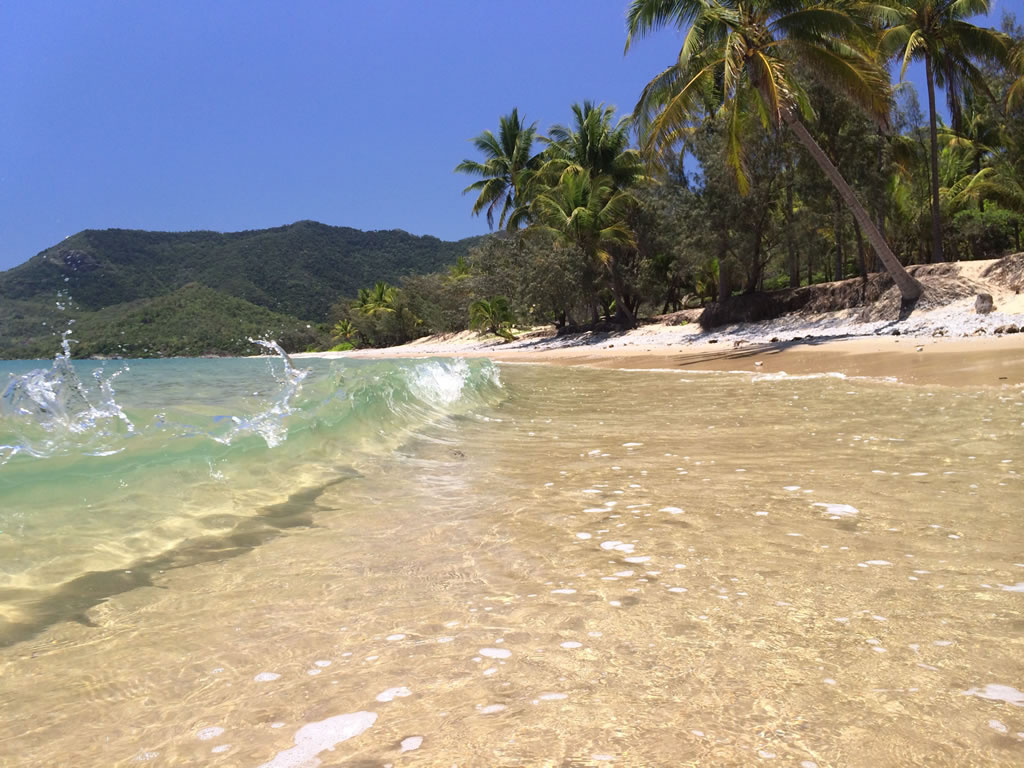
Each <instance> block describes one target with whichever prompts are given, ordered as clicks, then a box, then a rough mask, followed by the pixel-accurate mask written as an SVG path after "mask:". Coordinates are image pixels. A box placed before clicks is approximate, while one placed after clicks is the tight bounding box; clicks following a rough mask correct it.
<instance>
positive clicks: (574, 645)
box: [561, 640, 583, 650]
mask: <svg viewBox="0 0 1024 768" xmlns="http://www.w3.org/2000/svg"><path fill="white" fill-rule="evenodd" d="M561 645H562V647H563V648H566V649H569V650H571V649H573V648H582V647H583V643H577V642H576V641H575V640H566V641H565V642H564V643H562V644H561Z"/></svg>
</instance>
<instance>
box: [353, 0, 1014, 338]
mask: <svg viewBox="0 0 1024 768" xmlns="http://www.w3.org/2000/svg"><path fill="white" fill-rule="evenodd" d="M988 9H989V2H988V0H902V1H901V2H897V1H896V0H883V1H882V2H878V3H874V4H863V3H857V2H850V3H835V2H821V1H820V0H783V1H782V2H779V0H771V1H769V0H743V1H742V2H741V1H740V0H634V2H632V3H631V4H630V6H629V9H628V12H627V27H628V45H627V48H628V47H629V46H632V45H638V44H640V38H641V37H643V36H644V35H647V34H652V33H654V32H656V31H657V30H659V29H662V28H665V27H677V28H678V29H679V30H680V31H681V32H682V34H683V44H682V49H681V51H680V54H679V57H678V58H677V59H676V60H674V61H667V62H666V69H665V70H664V71H663V72H661V73H659V74H657V75H656V76H655V77H654V78H653V79H652V80H651V82H650V83H649V84H648V86H647V87H646V88H645V89H644V91H643V92H642V93H641V94H640V95H639V100H638V103H637V105H636V108H635V110H634V112H633V113H632V114H631V115H629V116H626V117H625V118H623V119H621V120H617V119H616V117H615V113H614V110H613V109H612V108H609V107H606V106H604V105H598V104H592V103H582V104H576V105H572V107H571V118H572V119H571V121H570V122H569V124H568V125H555V126H552V127H551V128H550V129H549V130H548V131H547V133H546V134H543V135H542V134H541V132H540V131H539V129H538V127H537V124H536V123H528V122H527V121H526V120H525V119H524V118H523V117H521V114H520V112H519V110H518V109H514V110H512V112H511V113H509V114H508V115H506V116H504V117H501V118H500V120H499V125H498V130H497V131H496V132H491V131H485V132H483V133H481V134H480V135H479V136H477V137H476V138H475V139H474V145H475V147H476V149H477V151H478V153H479V155H480V157H479V158H478V159H467V160H465V161H463V162H462V163H460V164H459V165H458V166H457V167H456V169H455V170H456V171H457V172H460V173H466V174H470V175H472V176H474V177H476V180H475V181H474V182H473V183H471V184H470V185H469V187H467V189H466V192H467V193H468V194H471V195H474V196H475V200H474V204H473V207H472V213H473V214H480V213H486V215H487V219H488V221H489V222H490V223H491V224H492V227H493V226H494V224H495V223H497V225H498V226H499V227H500V228H501V230H502V231H501V234H500V235H498V236H496V237H494V238H492V239H489V240H487V241H485V242H482V243H480V244H479V245H478V246H477V247H476V248H475V249H474V250H473V251H472V252H471V254H470V256H469V258H468V260H467V261H466V262H464V263H462V264H461V265H460V267H459V268H458V269H457V270H452V271H451V272H449V273H447V274H444V273H439V274H434V275H430V276H425V277H419V278H416V279H412V280H406V281H403V282H402V284H401V285H400V286H398V287H397V288H391V287H387V288H388V290H389V292H388V293H387V296H389V297H390V301H391V302H392V304H393V310H391V311H389V310H381V309H379V308H378V309H377V310H376V311H375V312H374V313H373V314H372V315H369V314H367V313H365V312H364V311H362V310H361V309H360V307H359V305H358V304H350V305H347V306H340V307H339V308H338V309H337V311H336V315H337V316H338V317H344V318H345V321H346V322H348V323H349V326H347V327H349V328H350V329H355V332H354V333H350V334H349V336H348V337H347V343H352V342H353V341H357V342H358V341H360V340H361V341H362V342H363V343H369V344H384V343H393V342H394V341H396V340H403V339H407V338H410V337H411V336H415V335H420V334H422V333H425V332H428V331H451V330H458V329H461V328H466V327H467V324H468V323H470V322H472V323H473V325H474V326H476V327H480V328H485V329H490V330H492V331H500V330H502V329H503V328H507V327H508V326H509V325H511V324H519V325H529V324H533V323H537V322H551V323H555V324H556V325H558V326H562V327H572V326H574V325H579V324H581V323H590V324H593V323H596V322H599V321H600V320H601V318H602V317H603V318H604V320H605V321H607V322H614V323H615V324H617V325H618V326H628V325H630V324H632V323H633V322H634V318H635V317H636V316H637V314H639V313H645V312H646V313H658V312H667V311H670V310H678V309H680V308H682V307H684V306H698V305H703V304H704V303H706V302H708V301H712V302H724V303H725V304H728V303H729V299H730V297H732V296H733V295H735V294H737V293H746V294H750V293H755V292H758V291H765V290H773V289H779V288H784V287H797V286H800V285H807V284H810V283H815V282H823V281H831V280H840V279H844V278H848V277H854V276H857V275H861V276H866V275H867V274H868V273H869V272H875V271H880V270H882V269H884V270H886V271H887V272H888V273H889V274H890V275H891V277H892V279H893V280H894V281H895V282H896V284H897V285H898V286H899V288H900V290H901V292H902V294H903V296H904V298H905V299H906V300H910V301H912V300H914V299H915V298H916V297H917V295H918V294H919V293H920V291H921V286H920V284H919V283H917V281H916V280H914V279H913V278H912V277H910V276H909V275H908V274H907V272H906V270H905V269H904V267H905V266H907V265H911V264H919V263H928V262H934V261H942V260H952V259H981V258H994V257H997V256H1001V255H1003V254H1005V253H1007V252H1010V251H1014V250H1016V251H1019V250H1021V237H1020V229H1021V219H1022V217H1024V186H1022V179H1024V79H1022V74H1024V30H1022V29H1021V28H1020V27H1019V26H1017V24H1016V22H1015V20H1014V19H1013V18H1012V17H1010V16H1007V17H1005V18H1004V20H1003V23H1002V27H1001V29H1000V30H994V29H987V28H984V27H979V26H975V25H973V24H972V23H971V21H970V20H971V17H972V16H975V15H977V14H980V13H985V12H987V11H988ZM913 60H920V61H922V62H923V63H924V64H925V70H926V87H927V97H928V101H927V113H925V112H924V111H923V110H922V108H921V106H920V105H919V101H918V96H917V94H916V92H915V90H914V87H913V85H912V84H910V83H908V82H902V78H903V75H904V74H905V71H906V66H907V64H908V63H909V62H910V61H913ZM894 80H895V82H893V81H894ZM937 90H939V91H941V92H943V93H944V95H945V97H946V101H947V103H948V106H949V114H950V117H951V119H950V124H948V125H947V124H945V123H943V121H942V119H941V116H940V115H939V114H938V110H937V108H936V91H937ZM631 141H635V146H636V147H637V148H638V149H634V148H633V146H634V145H632V144H631ZM481 302H483V304H481ZM720 306H721V305H720ZM471 308H472V309H471Z"/></svg>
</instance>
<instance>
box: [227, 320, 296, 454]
mask: <svg viewBox="0 0 1024 768" xmlns="http://www.w3.org/2000/svg"><path fill="white" fill-rule="evenodd" d="M249 341H250V342H252V343H253V344H256V345H258V346H261V347H263V348H264V349H266V350H268V351H270V352H273V353H274V354H276V355H277V356H278V358H279V359H280V360H281V362H282V363H283V364H284V371H283V373H282V374H281V375H280V376H277V375H275V378H277V379H278V381H279V382H280V383H281V390H280V392H278V393H277V395H276V397H274V398H273V399H272V400H271V402H270V403H269V404H267V406H266V407H265V408H264V409H263V410H260V411H258V412H257V413H256V414H255V415H254V416H251V417H247V418H242V417H239V416H232V417H231V421H232V422H233V423H234V426H233V427H232V428H231V429H230V430H229V431H228V432H227V433H225V434H223V435H217V436H215V437H214V440H216V441H217V442H219V443H224V444H225V445H230V444H231V443H232V442H234V441H235V440H237V439H238V438H239V437H243V436H246V435H259V436H260V437H262V438H263V440H264V441H265V442H266V444H267V447H269V448H276V447H277V446H278V445H280V444H281V443H283V442H284V441H285V440H287V439H288V425H287V423H286V420H287V418H288V417H289V416H291V415H292V413H293V412H294V408H293V406H292V402H293V401H294V400H295V398H296V396H297V395H298V394H299V393H300V392H301V391H302V382H303V381H304V380H305V379H306V377H307V376H308V375H309V369H300V368H296V367H295V365H294V364H293V363H292V359H291V357H289V356H288V353H287V352H285V351H284V349H283V348H282V347H281V345H280V344H278V343H277V342H276V341H274V340H273V339H269V340H268V339H253V338H250V339H249Z"/></svg>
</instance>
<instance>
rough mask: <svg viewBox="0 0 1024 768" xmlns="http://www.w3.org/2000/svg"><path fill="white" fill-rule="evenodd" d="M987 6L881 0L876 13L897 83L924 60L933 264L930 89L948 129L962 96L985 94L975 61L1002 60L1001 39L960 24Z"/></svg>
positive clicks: (936, 238)
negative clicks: (940, 97)
mask: <svg viewBox="0 0 1024 768" xmlns="http://www.w3.org/2000/svg"><path fill="white" fill-rule="evenodd" d="M989 5H990V0H882V2H881V3H880V8H879V11H878V13H879V16H880V18H881V19H882V20H883V21H884V22H885V24H886V26H887V29H885V30H884V31H883V33H882V39H881V50H882V52H883V54H885V55H887V56H898V57H900V58H901V59H902V66H901V69H900V80H902V79H903V78H904V77H905V76H906V72H907V65H909V64H910V62H911V61H914V60H924V69H925V81H926V84H927V88H928V121H929V137H930V140H931V198H932V199H931V204H932V261H942V260H943V256H942V213H941V203H940V198H939V139H938V126H937V117H936V111H935V86H936V85H937V86H939V87H940V88H942V89H944V90H945V92H946V101H947V103H948V104H949V113H950V117H951V119H952V123H953V128H954V129H959V127H960V118H961V114H962V105H963V102H964V99H965V97H969V96H971V95H972V94H973V93H974V92H987V91H988V86H987V85H986V83H985V78H984V74H983V72H982V71H981V69H980V68H979V66H978V61H979V60H985V59H988V60H994V61H1005V60H1006V56H1007V52H1008V42H1009V39H1008V38H1007V37H1006V35H1004V34H1002V33H1000V32H997V31H996V30H993V29H985V28H983V27H977V26H975V25H973V24H970V23H969V22H967V21H965V19H968V18H970V17H972V16H975V15H977V14H982V13H988V10H989Z"/></svg>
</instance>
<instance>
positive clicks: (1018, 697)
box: [964, 683, 1024, 707]
mask: <svg viewBox="0 0 1024 768" xmlns="http://www.w3.org/2000/svg"><path fill="white" fill-rule="evenodd" d="M964 695H965V696H977V697H978V698H979V699H988V700H989V701H1005V702H1006V703H1008V704H1013V705H1014V706H1015V707H1024V692H1022V691H1018V690H1017V689H1016V688H1013V687H1012V686H1009V685H1001V684H999V683H989V684H988V685H986V686H985V687H984V688H968V689H967V690H966V691H964Z"/></svg>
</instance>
